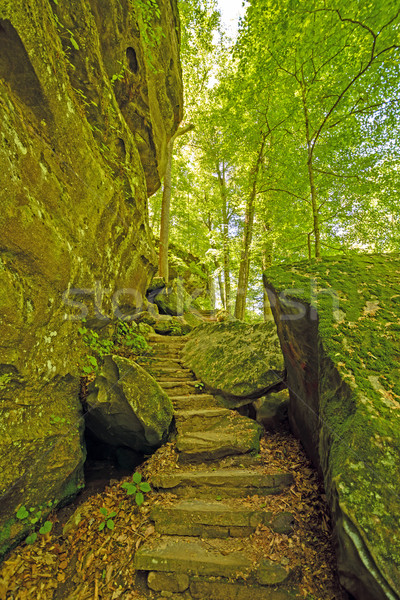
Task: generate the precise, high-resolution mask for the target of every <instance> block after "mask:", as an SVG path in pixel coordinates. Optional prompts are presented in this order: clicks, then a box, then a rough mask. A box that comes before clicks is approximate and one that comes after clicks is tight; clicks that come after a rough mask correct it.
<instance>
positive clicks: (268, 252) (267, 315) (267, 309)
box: [261, 223, 273, 321]
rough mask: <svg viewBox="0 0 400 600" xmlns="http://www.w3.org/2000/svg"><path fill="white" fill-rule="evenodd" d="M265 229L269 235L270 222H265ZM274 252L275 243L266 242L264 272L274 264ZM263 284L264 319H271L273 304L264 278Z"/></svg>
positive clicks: (263, 250) (263, 262)
mask: <svg viewBox="0 0 400 600" xmlns="http://www.w3.org/2000/svg"><path fill="white" fill-rule="evenodd" d="M263 229H264V235H265V236H267V234H268V233H269V232H270V231H271V226H270V224H269V223H268V224H267V223H264V224H263ZM272 253H273V243H272V242H270V241H269V243H268V244H267V243H265V244H264V246H263V249H262V256H261V260H262V270H263V272H264V271H266V270H267V269H268V268H269V267H270V266H271V265H272ZM261 280H262V278H261ZM262 286H263V315H264V321H270V320H271V319H272V311H271V305H270V302H269V297H268V293H267V290H266V289H265V286H264V282H263V280H262Z"/></svg>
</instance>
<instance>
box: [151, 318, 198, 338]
mask: <svg viewBox="0 0 400 600" xmlns="http://www.w3.org/2000/svg"><path fill="white" fill-rule="evenodd" d="M192 329H193V328H192V326H191V325H189V323H187V321H186V320H185V319H184V318H183V317H171V315H159V317H158V319H157V321H156V322H155V324H154V330H155V332H156V333H159V334H160V335H186V334H187V333H190V332H191V331H192Z"/></svg>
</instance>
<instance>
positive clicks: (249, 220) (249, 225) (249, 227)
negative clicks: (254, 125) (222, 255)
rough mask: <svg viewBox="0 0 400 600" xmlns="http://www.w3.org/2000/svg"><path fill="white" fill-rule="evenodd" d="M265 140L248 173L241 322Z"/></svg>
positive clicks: (238, 309)
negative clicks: (258, 180)
mask: <svg viewBox="0 0 400 600" xmlns="http://www.w3.org/2000/svg"><path fill="white" fill-rule="evenodd" d="M265 140H266V135H265V134H261V143H260V148H259V150H258V155H257V160H256V163H255V165H254V167H253V168H252V170H251V173H250V185H251V189H250V194H249V197H248V199H247V205H246V216H245V222H244V230H243V249H242V253H241V257H240V266H239V277H238V287H237V292H236V303H235V317H236V318H237V319H240V320H241V321H243V320H244V317H245V314H246V297H247V288H248V285H249V271H250V248H251V242H252V239H253V224H254V213H255V201H256V197H257V179H258V174H259V171H260V167H261V164H262V160H263V156H264V147H265Z"/></svg>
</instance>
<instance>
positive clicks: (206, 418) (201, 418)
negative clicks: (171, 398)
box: [175, 406, 235, 434]
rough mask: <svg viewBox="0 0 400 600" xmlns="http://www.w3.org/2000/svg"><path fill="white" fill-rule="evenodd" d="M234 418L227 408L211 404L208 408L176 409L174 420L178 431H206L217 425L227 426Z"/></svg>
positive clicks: (180, 432)
mask: <svg viewBox="0 0 400 600" xmlns="http://www.w3.org/2000/svg"><path fill="white" fill-rule="evenodd" d="M232 416H233V419H234V418H235V415H233V413H232V411H230V410H229V409H228V408H220V407H217V406H213V407H210V408H203V407H201V408H198V409H192V410H176V411H175V421H176V426H177V429H178V433H179V434H182V433H187V432H192V431H208V430H210V429H216V428H217V427H225V426H228V425H229V424H230V423H231V421H232Z"/></svg>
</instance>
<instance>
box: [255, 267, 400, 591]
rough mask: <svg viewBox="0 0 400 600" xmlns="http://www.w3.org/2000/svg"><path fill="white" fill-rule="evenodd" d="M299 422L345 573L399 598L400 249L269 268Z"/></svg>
mask: <svg viewBox="0 0 400 600" xmlns="http://www.w3.org/2000/svg"><path fill="white" fill-rule="evenodd" d="M265 285H266V287H267V290H268V294H269V297H270V301H271V305H272V311H273V313H274V317H275V320H276V324H277V327H278V333H279V337H280V342H281V347H282V350H283V353H284V356H285V363H286V367H287V374H288V387H289V390H290V408H289V417H290V421H291V425H292V428H293V430H294V431H295V432H296V433H297V434H298V436H299V437H300V438H301V440H302V442H303V444H304V446H305V448H306V450H307V452H308V453H309V455H310V456H311V457H312V459H313V460H314V462H315V464H316V465H317V466H318V467H319V468H320V470H321V472H322V473H323V476H324V481H325V488H326V492H327V496H328V500H329V503H330V506H331V510H332V516H333V521H334V526H335V532H336V536H337V542H338V564H339V575H340V579H341V582H342V584H343V585H344V587H345V588H346V589H347V590H348V591H349V592H351V594H352V596H354V597H355V598H357V599H358V600H389V599H390V600H394V599H398V598H400V596H399V590H400V535H399V531H400V502H399V496H400V484H399V481H400V469H399V465H400V433H399V432H400V385H399V381H400V363H399V359H400V352H399V341H398V333H399V327H400V310H399V307H400V257H399V256H398V255H365V256H353V257H349V258H347V257H338V258H334V259H332V258H331V259H324V260H322V261H321V262H311V263H309V262H303V263H298V264H295V265H284V266H281V267H276V268H272V269H269V270H268V271H267V273H266V275H265Z"/></svg>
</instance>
